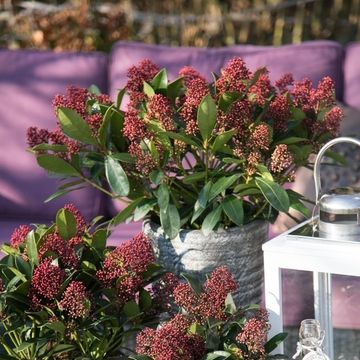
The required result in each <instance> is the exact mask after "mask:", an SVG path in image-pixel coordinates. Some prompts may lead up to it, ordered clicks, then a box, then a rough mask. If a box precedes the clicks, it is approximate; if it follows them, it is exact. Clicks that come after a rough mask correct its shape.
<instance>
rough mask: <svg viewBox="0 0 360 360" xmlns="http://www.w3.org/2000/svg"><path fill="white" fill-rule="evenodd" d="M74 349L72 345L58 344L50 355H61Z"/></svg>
mask: <svg viewBox="0 0 360 360" xmlns="http://www.w3.org/2000/svg"><path fill="white" fill-rule="evenodd" d="M75 349H76V347H75V346H74V345H68V344H58V345H56V346H55V347H54V348H53V349H52V351H51V354H52V355H55V354H61V353H69V352H71V351H73V350H75Z"/></svg>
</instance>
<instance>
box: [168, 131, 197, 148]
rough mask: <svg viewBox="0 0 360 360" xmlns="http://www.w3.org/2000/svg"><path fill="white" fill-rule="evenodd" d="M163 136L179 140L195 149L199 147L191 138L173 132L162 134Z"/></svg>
mask: <svg viewBox="0 0 360 360" xmlns="http://www.w3.org/2000/svg"><path fill="white" fill-rule="evenodd" d="M164 134H165V135H167V136H168V137H169V138H171V139H175V140H180V141H183V142H184V143H185V144H188V145H192V146H195V147H197V148H199V147H201V144H199V143H197V142H196V141H195V140H193V139H192V138H191V136H189V135H186V134H181V133H174V132H170V131H169V132H168V131H165V132H164Z"/></svg>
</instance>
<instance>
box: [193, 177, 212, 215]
mask: <svg viewBox="0 0 360 360" xmlns="http://www.w3.org/2000/svg"><path fill="white" fill-rule="evenodd" d="M211 187H212V184H211V182H210V181H209V182H208V183H206V185H205V186H204V187H203V188H202V189H201V191H200V193H199V198H198V200H197V204H198V206H200V207H202V208H205V207H206V204H207V203H208V201H209V197H210V196H209V195H210V189H211ZM195 210H197V206H196V205H195Z"/></svg>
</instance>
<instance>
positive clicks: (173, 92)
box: [167, 77, 184, 101]
mask: <svg viewBox="0 0 360 360" xmlns="http://www.w3.org/2000/svg"><path fill="white" fill-rule="evenodd" d="M183 82H184V79H183V78H182V77H180V78H177V79H176V80H174V81H172V82H171V83H169V85H168V88H167V96H168V97H169V98H170V99H172V100H173V101H175V99H176V98H177V97H178V96H179V95H180V90H181V88H182V87H183Z"/></svg>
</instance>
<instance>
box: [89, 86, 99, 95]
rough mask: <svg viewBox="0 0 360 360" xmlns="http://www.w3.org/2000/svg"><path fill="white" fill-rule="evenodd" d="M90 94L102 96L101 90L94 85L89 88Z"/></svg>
mask: <svg viewBox="0 0 360 360" xmlns="http://www.w3.org/2000/svg"><path fill="white" fill-rule="evenodd" d="M89 92H90V93H91V94H94V95H100V94H101V91H100V89H99V88H98V87H97V86H96V85H94V84H92V85H90V86H89Z"/></svg>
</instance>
